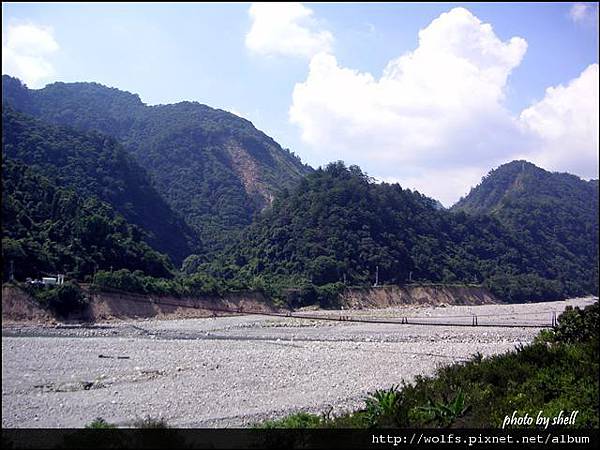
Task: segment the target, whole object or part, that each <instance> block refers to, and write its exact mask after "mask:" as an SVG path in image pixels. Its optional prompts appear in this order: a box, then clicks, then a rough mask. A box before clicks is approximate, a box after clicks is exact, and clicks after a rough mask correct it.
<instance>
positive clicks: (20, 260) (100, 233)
mask: <svg viewBox="0 0 600 450" xmlns="http://www.w3.org/2000/svg"><path fill="white" fill-rule="evenodd" d="M143 238H144V233H143V231H142V230H140V229H139V228H138V227H136V226H135V225H131V224H129V223H128V222H127V221H126V220H125V219H124V218H123V217H122V216H121V215H120V214H118V213H116V212H115V211H114V210H113V208H112V207H111V206H110V205H108V204H107V203H105V202H102V201H100V200H98V198H97V197H94V196H89V197H86V196H84V195H82V194H81V193H80V192H77V191H76V190H75V189H73V188H67V187H64V186H61V185H60V184H59V183H57V180H56V179H52V178H51V177H48V176H45V175H42V173H41V171H40V169H38V168H35V167H32V166H30V165H29V164H25V163H23V162H20V161H16V160H12V159H10V158H3V164H2V256H3V258H2V259H3V269H2V270H3V276H4V277H8V276H10V274H11V272H12V271H13V270H14V276H15V278H16V279H17V280H21V281H23V280H25V278H26V277H31V278H35V277H40V276H42V275H45V274H51V273H60V272H62V273H65V272H66V273H67V274H68V275H69V276H70V277H74V278H76V279H80V280H87V281H90V280H91V276H92V275H93V274H94V273H95V272H96V271H97V270H111V269H112V268H113V267H114V268H115V269H117V268H126V269H129V270H131V271H135V270H140V271H142V272H144V273H147V274H151V275H153V276H156V277H171V276H172V272H173V271H174V268H173V266H172V264H171V263H170V261H169V260H168V258H167V257H166V256H164V255H162V254H160V253H158V252H156V251H155V250H153V249H152V248H151V247H150V246H149V245H148V244H146V243H145V242H144V240H143ZM11 266H12V267H11Z"/></svg>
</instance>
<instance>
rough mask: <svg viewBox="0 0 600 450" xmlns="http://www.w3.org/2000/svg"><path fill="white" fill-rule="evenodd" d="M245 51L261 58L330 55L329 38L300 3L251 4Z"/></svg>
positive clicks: (330, 38)
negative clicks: (328, 52)
mask: <svg viewBox="0 0 600 450" xmlns="http://www.w3.org/2000/svg"><path fill="white" fill-rule="evenodd" d="M249 14H250V18H251V19H252V26H251V28H250V31H249V32H248V34H247V35H246V47H247V48H248V49H250V50H252V51H253V52H256V53H259V54H262V55H284V56H302V57H308V58H310V57H311V56H313V55H315V54H316V53H319V52H321V51H330V50H331V46H332V43H333V35H332V34H331V33H330V32H329V31H326V30H319V26H318V23H317V22H316V20H315V19H314V18H313V11H312V10H311V9H310V8H307V7H305V6H303V5H302V4H301V3H253V4H252V5H251V6H250V10H249Z"/></svg>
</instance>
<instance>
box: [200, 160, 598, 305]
mask: <svg viewBox="0 0 600 450" xmlns="http://www.w3.org/2000/svg"><path fill="white" fill-rule="evenodd" d="M596 192H597V191H596ZM595 201H596V207H595V212H596V215H597V211H598V210H597V193H596V200H595ZM590 204H591V205H593V199H592V203H590ZM436 206H437V205H436V203H435V201H434V200H431V199H429V198H427V197H424V196H422V195H420V194H419V193H417V192H412V191H410V190H406V189H402V188H401V187H400V186H399V185H397V184H396V185H389V184H386V183H382V184H376V183H373V182H372V181H371V180H370V179H369V177H368V176H366V175H365V174H363V173H362V171H361V170H360V169H359V168H358V167H356V166H351V167H349V168H348V167H345V165H344V164H343V163H341V162H339V163H332V164H330V165H329V166H327V168H325V169H319V170H317V171H316V172H315V173H313V174H311V175H309V176H307V177H306V178H304V179H303V180H302V182H301V183H300V185H299V186H298V187H297V188H296V189H294V190H290V191H289V192H286V193H284V194H283V195H281V196H280V197H278V198H277V199H276V200H275V202H274V203H273V207H272V208H271V209H269V210H267V211H266V212H265V214H263V215H262V216H261V217H259V218H258V219H257V220H256V221H255V223H254V224H253V225H251V226H250V227H249V228H248V229H247V230H246V231H245V232H244V235H243V239H241V240H240V242H238V243H237V244H235V245H233V246H232V248H230V249H229V250H228V251H227V253H226V255H227V256H226V258H224V260H223V261H220V262H219V263H218V264H216V265H215V266H216V268H215V270H214V272H213V275H215V276H226V275H227V274H231V273H238V274H239V276H240V277H242V278H244V277H245V279H246V281H247V282H248V283H250V284H252V283H253V282H256V279H257V278H263V279H270V280H279V281H278V282H279V283H280V284H282V285H287V286H289V287H293V286H295V285H303V284H305V285H306V284H314V285H318V286H319V285H320V286H323V285H327V284H330V283H340V282H344V283H345V284H351V285H370V284H373V283H374V282H375V280H376V278H375V277H376V273H377V274H378V282H379V283H380V284H381V283H400V284H402V283H406V282H407V281H409V280H412V281H429V282H431V281H433V282H444V283H455V282H461V283H473V282H477V283H482V282H483V283H484V284H485V285H487V286H488V287H490V288H491V289H492V290H493V291H494V292H495V293H497V294H498V295H499V296H500V297H501V298H504V299H508V300H512V301H522V300H533V299H538V300H544V299H545V300H547V299H550V298H560V297H561V296H564V295H580V294H584V293H591V292H597V287H598V277H597V261H598V259H597V254H596V255H595V254H594V253H593V252H591V251H589V250H586V249H585V248H586V246H587V247H588V248H592V249H593V248H594V246H595V248H596V249H597V242H598V241H597V230H598V228H597V221H596V222H594V220H593V219H592V218H591V217H587V216H585V215H584V216H583V217H581V218H580V217H577V219H574V220H571V221H564V222H562V223H563V226H562V228H561V229H560V230H557V234H550V233H545V232H544V230H545V227H544V226H540V229H541V230H542V231H540V232H539V233H538V232H533V231H532V232H528V233H524V232H522V231H521V230H518V229H516V228H514V227H511V226H510V225H509V224H508V223H507V222H506V221H503V220H501V219H499V218H497V217H495V216H494V215H487V214H476V215H471V214H467V213H465V212H461V211H458V212H451V211H447V210H440V209H438V208H437V207H436ZM569 207H570V206H569ZM565 208H568V207H567V206H565ZM557 209H558V210H560V211H563V209H561V208H557ZM507 211H508V210H507ZM531 213H532V214H533V217H535V214H536V210H535V209H534V210H533V211H532V212H531ZM223 267H225V268H227V271H225V272H223V271H221V272H219V270H221V268H223ZM200 270H206V267H200Z"/></svg>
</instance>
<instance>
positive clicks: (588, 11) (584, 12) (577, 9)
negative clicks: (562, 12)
mask: <svg viewBox="0 0 600 450" xmlns="http://www.w3.org/2000/svg"><path fill="white" fill-rule="evenodd" d="M592 15H593V8H592V5H590V4H586V3H574V4H573V6H571V9H570V10H569V17H570V18H571V20H572V21H573V22H576V23H577V22H585V21H587V20H589V19H590V18H591V17H592Z"/></svg>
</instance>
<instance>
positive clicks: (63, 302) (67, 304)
mask: <svg viewBox="0 0 600 450" xmlns="http://www.w3.org/2000/svg"><path fill="white" fill-rule="evenodd" d="M26 289H27V291H28V292H29V293H30V294H31V295H32V296H33V298H35V299H36V300H37V301H39V302H40V303H41V304H42V305H43V306H45V307H46V308H48V309H50V310H51V311H52V312H54V313H55V314H57V315H58V316H59V317H67V316H68V315H69V314H71V313H78V312H81V311H82V310H83V309H84V308H85V307H86V306H87V304H88V300H87V298H86V297H85V294H84V293H83V291H82V290H81V289H80V288H79V286H77V285H76V284H74V283H72V282H66V283H64V284H62V285H60V286H30V287H27V288H26Z"/></svg>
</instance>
